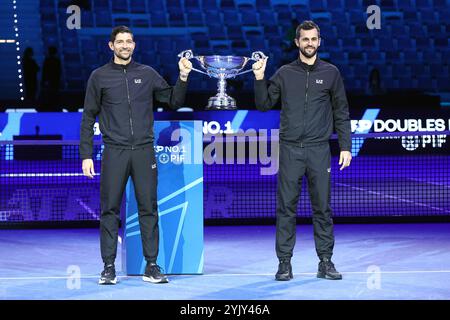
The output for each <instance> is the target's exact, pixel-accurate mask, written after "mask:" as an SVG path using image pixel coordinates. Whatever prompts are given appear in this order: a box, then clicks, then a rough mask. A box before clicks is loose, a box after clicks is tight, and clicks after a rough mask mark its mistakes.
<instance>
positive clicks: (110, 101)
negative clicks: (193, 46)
mask: <svg viewBox="0 0 450 320" xmlns="http://www.w3.org/2000/svg"><path fill="white" fill-rule="evenodd" d="M186 89H187V82H185V81H181V80H180V78H178V80H177V83H176V85H175V86H173V87H171V86H169V85H168V84H167V82H166V81H165V80H164V79H163V78H162V77H161V76H160V75H159V74H158V73H157V72H156V71H155V70H154V69H153V68H151V67H149V66H146V65H143V64H139V63H137V62H135V61H133V60H132V61H131V62H130V63H129V64H127V65H119V64H116V63H114V61H113V60H111V61H110V62H109V63H107V64H105V65H104V66H102V67H100V68H98V69H95V70H94V71H93V72H92V74H91V76H90V77H89V80H88V84H87V89H86V97H85V101H84V110H83V116H82V120H81V128H80V157H81V159H83V160H84V159H92V144H93V142H92V137H93V135H94V132H93V126H94V123H95V118H96V116H97V115H98V117H99V125H100V131H101V132H102V135H103V137H102V138H103V143H104V144H105V145H109V146H115V147H118V148H123V149H134V148H135V147H141V146H146V145H151V144H152V143H153V140H154V134H153V99H156V100H157V101H159V102H162V103H167V104H168V105H169V106H170V108H172V109H177V108H178V107H181V105H182V104H183V103H184V99H185V95H186Z"/></svg>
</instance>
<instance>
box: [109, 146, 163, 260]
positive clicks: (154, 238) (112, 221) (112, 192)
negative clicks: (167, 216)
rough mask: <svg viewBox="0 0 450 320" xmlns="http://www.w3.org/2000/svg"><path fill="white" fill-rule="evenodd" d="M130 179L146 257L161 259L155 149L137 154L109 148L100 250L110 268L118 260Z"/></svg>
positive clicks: (138, 151) (142, 149)
mask: <svg viewBox="0 0 450 320" xmlns="http://www.w3.org/2000/svg"><path fill="white" fill-rule="evenodd" d="M130 176H131V178H132V181H133V184H134V188H135V194H136V201H137V205H138V211H139V226H140V230H141V238H142V247H143V251H144V252H143V254H144V257H145V259H146V260H147V261H149V262H156V258H157V256H158V245H159V230H158V206H157V189H156V188H157V168H156V161H155V153H154V149H153V146H148V147H144V148H138V149H134V150H124V149H116V148H113V147H108V146H105V149H104V150H103V156H102V167H101V178H100V179H101V180H100V197H101V200H100V203H101V217H100V248H101V254H102V259H103V262H104V263H106V264H109V263H114V261H115V259H116V253H117V237H118V231H119V221H120V206H121V203H122V197H123V193H124V190H125V186H126V183H127V181H128V178H129V177H130Z"/></svg>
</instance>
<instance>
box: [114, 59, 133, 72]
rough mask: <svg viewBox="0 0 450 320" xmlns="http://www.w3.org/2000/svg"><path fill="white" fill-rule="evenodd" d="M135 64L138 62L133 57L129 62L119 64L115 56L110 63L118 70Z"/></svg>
mask: <svg viewBox="0 0 450 320" xmlns="http://www.w3.org/2000/svg"><path fill="white" fill-rule="evenodd" d="M135 64H136V62H134V60H133V58H131V61H130V63H128V64H117V63H115V62H114V57H112V58H111V60H110V61H109V65H110V66H111V67H113V68H114V69H117V70H123V69H127V70H128V69H130V68H133V67H134V66H135Z"/></svg>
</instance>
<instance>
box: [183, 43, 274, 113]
mask: <svg viewBox="0 0 450 320" xmlns="http://www.w3.org/2000/svg"><path fill="white" fill-rule="evenodd" d="M178 57H180V58H186V59H188V60H190V59H195V60H197V61H198V62H199V64H200V66H201V67H202V69H203V70H205V71H202V70H199V69H196V68H192V70H194V71H196V72H199V73H203V74H206V75H208V76H209V77H213V78H216V79H218V83H217V94H216V95H215V96H213V97H210V98H209V99H208V105H207V107H206V110H236V109H237V106H236V100H235V99H234V98H232V97H230V96H229V95H228V94H227V90H226V88H227V81H226V79H230V78H234V77H236V76H238V75H241V74H244V73H247V72H251V71H252V69H249V70H246V71H243V72H241V70H242V69H244V68H245V66H246V65H247V62H248V61H250V60H253V61H258V60H261V59H263V58H265V57H266V56H265V55H264V53H262V52H261V51H256V52H253V53H252V56H251V58H249V57H242V56H218V55H212V56H194V54H193V52H192V50H185V51H182V52H181V53H180V54H179V55H178Z"/></svg>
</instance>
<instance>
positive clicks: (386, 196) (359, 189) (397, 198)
mask: <svg viewBox="0 0 450 320" xmlns="http://www.w3.org/2000/svg"><path fill="white" fill-rule="evenodd" d="M336 184H337V185H339V186H344V187H349V188H352V189H354V190H358V191H362V192H367V193H370V194H376V195H379V196H382V197H384V198H389V199H394V200H398V201H401V202H406V203H412V204H415V205H417V206H420V207H427V208H430V209H433V210H437V211H443V212H446V213H450V211H449V210H445V209H441V208H438V207H432V206H429V205H427V204H425V203H421V202H415V201H411V200H406V199H402V198H399V197H396V196H391V195H386V194H383V193H380V192H376V191H372V190H368V189H364V188H360V187H354V186H351V185H349V184H345V183H336Z"/></svg>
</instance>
